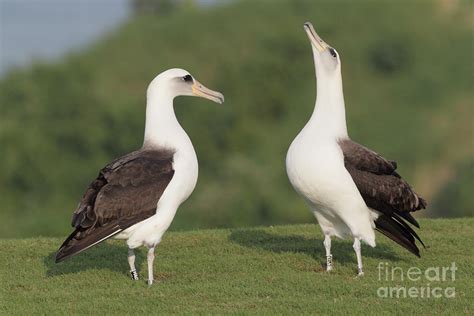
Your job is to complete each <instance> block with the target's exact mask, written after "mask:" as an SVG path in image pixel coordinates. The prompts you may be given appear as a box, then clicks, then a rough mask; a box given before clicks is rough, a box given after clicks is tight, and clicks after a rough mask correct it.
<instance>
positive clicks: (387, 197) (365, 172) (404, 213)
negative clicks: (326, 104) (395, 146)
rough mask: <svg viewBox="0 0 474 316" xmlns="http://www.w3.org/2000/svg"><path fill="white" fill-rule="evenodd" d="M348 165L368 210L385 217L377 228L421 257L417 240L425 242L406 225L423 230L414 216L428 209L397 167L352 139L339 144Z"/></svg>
mask: <svg viewBox="0 0 474 316" xmlns="http://www.w3.org/2000/svg"><path fill="white" fill-rule="evenodd" d="M339 146H340V147H341V149H342V152H343V154H344V165H345V166H346V169H347V171H349V173H350V175H351V177H352V179H353V180H354V183H355V184H356V186H357V188H358V189H359V192H360V194H361V196H362V198H363V199H364V201H365V203H366V204H367V206H368V207H370V208H372V209H374V210H377V211H379V212H380V213H382V215H381V216H379V218H378V219H377V220H376V222H375V226H376V228H377V229H378V230H379V231H381V232H382V233H383V234H385V235H386V236H387V237H389V238H391V239H392V240H394V241H395V242H397V243H399V244H400V245H402V246H403V247H405V248H407V249H408V250H409V251H411V252H412V253H414V254H415V255H417V256H419V250H418V248H417V247H416V245H415V242H414V240H415V238H416V239H418V240H419V241H420V242H421V243H422V244H423V242H422V241H421V239H420V238H419V237H418V235H417V234H416V233H415V232H414V231H413V229H411V227H410V226H409V225H408V224H407V223H406V222H405V221H404V220H407V221H408V222H409V223H411V224H413V225H415V226H416V227H420V226H419V224H418V222H417V221H416V220H415V219H414V218H413V216H411V214H410V212H414V211H417V210H419V209H422V208H425V207H426V202H425V200H424V199H423V198H421V197H420V196H419V195H418V194H416V193H415V192H414V191H413V189H412V188H411V187H410V185H409V184H408V183H407V182H406V181H405V180H404V179H403V178H402V177H401V176H400V175H399V174H398V173H397V172H396V171H395V170H396V168H397V164H396V162H395V161H390V160H387V159H385V158H383V157H382V156H380V155H379V154H377V153H375V152H373V151H372V150H370V149H367V148H366V147H364V146H362V145H359V144H357V143H356V142H353V141H352V140H350V139H345V140H341V141H339Z"/></svg>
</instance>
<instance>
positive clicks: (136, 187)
mask: <svg viewBox="0 0 474 316" xmlns="http://www.w3.org/2000/svg"><path fill="white" fill-rule="evenodd" d="M173 154H174V153H173V152H172V151H170V150H138V151H135V152H132V153H130V154H128V155H126V156H123V157H121V158H119V159H117V160H115V161H113V162H112V163H110V164H109V165H107V166H106V167H105V168H103V169H102V170H101V171H100V173H99V175H98V177H97V178H96V179H95V180H94V181H93V182H92V183H91V184H90V185H89V187H88V188H87V190H86V192H85V194H84V196H83V198H82V199H81V202H80V203H79V205H78V207H77V209H76V211H75V212H74V214H73V217H72V226H73V227H75V230H74V232H73V233H72V234H71V235H70V236H69V237H68V238H67V239H66V240H65V241H64V243H63V244H62V245H61V247H60V249H59V251H58V253H57V255H56V262H60V261H62V260H65V259H66V258H69V257H71V256H73V255H75V254H77V253H79V252H81V251H83V250H86V249H87V248H90V247H92V246H94V245H96V244H98V243H99V242H101V241H103V240H105V239H107V238H109V237H111V236H113V235H115V234H117V233H119V232H120V231H122V230H124V229H127V228H128V227H130V226H132V225H134V224H136V223H138V222H140V221H142V220H144V219H146V218H148V217H150V216H152V215H153V214H155V211H156V205H157V203H158V200H159V199H160V197H161V195H162V194H163V192H164V190H165V189H166V187H167V186H168V184H169V182H170V181H171V179H172V177H173V175H174V170H173Z"/></svg>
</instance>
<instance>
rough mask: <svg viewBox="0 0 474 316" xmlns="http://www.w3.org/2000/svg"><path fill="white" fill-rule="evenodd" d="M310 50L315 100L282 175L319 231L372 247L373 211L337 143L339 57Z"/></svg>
mask: <svg viewBox="0 0 474 316" xmlns="http://www.w3.org/2000/svg"><path fill="white" fill-rule="evenodd" d="M311 28H312V27H311ZM322 43H324V42H322ZM324 44H325V43H324ZM325 45H327V44H325ZM312 48H313V56H314V62H315V66H316V77H317V99H316V104H315V109H314V112H313V114H312V116H311V118H310V120H309V121H308V123H307V124H306V125H305V127H304V128H303V130H302V131H301V132H300V133H299V134H298V136H297V137H296V138H295V139H294V140H293V142H292V144H291V145H290V148H289V150H288V153H287V157H286V169H287V173H288V177H289V179H290V182H291V184H292V185H293V187H294V188H295V190H296V191H297V192H298V193H299V194H300V195H301V196H302V197H303V198H304V199H305V201H306V202H307V204H308V205H309V207H310V209H311V211H312V212H313V214H314V215H315V217H316V219H317V220H318V223H319V225H320V226H321V228H322V230H323V232H324V234H325V235H329V236H337V237H340V238H345V237H354V238H360V239H362V240H363V241H365V242H366V243H367V244H369V245H371V246H375V233H374V227H375V225H374V219H375V217H376V216H377V215H376V213H374V212H373V211H371V210H370V209H369V208H368V207H367V205H366V204H365V202H364V200H363V199H362V196H361V195H360V193H359V190H358V189H357V187H356V185H355V183H354V181H353V180H352V177H351V176H350V174H349V172H348V171H347V170H346V168H345V166H344V156H343V153H342V151H341V149H340V147H339V145H338V140H339V139H342V138H347V137H348V135H347V127H346V119H345V105H344V96H343V90H342V76H341V69H340V66H341V65H340V59H339V57H338V55H337V58H334V59H331V58H332V57H331V55H330V54H329V52H327V51H324V52H323V53H321V52H320V51H318V49H317V47H315V46H314V45H312Z"/></svg>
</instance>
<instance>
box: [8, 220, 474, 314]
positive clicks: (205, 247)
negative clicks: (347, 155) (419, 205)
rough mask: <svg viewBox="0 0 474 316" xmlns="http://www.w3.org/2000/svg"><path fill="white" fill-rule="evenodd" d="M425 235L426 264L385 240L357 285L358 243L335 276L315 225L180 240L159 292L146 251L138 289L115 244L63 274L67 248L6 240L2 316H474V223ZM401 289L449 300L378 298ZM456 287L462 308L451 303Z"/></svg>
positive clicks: (163, 248) (160, 274) (171, 242)
mask: <svg viewBox="0 0 474 316" xmlns="http://www.w3.org/2000/svg"><path fill="white" fill-rule="evenodd" d="M421 226H422V230H421V233H420V235H421V236H422V238H423V239H424V241H425V243H426V244H427V246H428V248H427V249H425V250H423V251H422V258H421V259H418V258H416V257H415V256H413V255H411V254H409V253H408V252H407V251H405V250H404V249H402V248H400V247H399V246H397V245H396V244H394V243H392V242H391V241H389V240H388V239H386V238H385V237H383V236H382V235H378V236H377V243H378V244H377V247H376V248H373V249H372V248H370V247H368V246H363V248H362V254H363V257H364V258H363V260H364V261H363V262H364V266H365V276H364V277H362V278H355V275H356V259H355V255H354V252H353V249H352V245H351V242H349V241H334V242H333V255H334V264H335V270H334V271H333V272H331V273H330V274H328V273H326V272H325V271H324V263H325V257H324V248H323V245H322V236H321V234H320V232H319V228H318V227H317V226H315V225H293V226H275V227H257V228H248V229H231V230H229V229H228V230H223V229H221V230H198V231H191V232H171V233H168V234H166V235H165V238H164V239H163V241H162V243H161V244H160V245H159V246H158V247H157V251H156V253H157V257H156V260H155V279H157V280H158V282H157V283H155V284H154V285H153V286H152V287H151V288H147V285H146V283H145V281H144V280H143V279H144V278H145V277H146V252H145V250H144V249H142V251H139V252H138V256H137V262H138V269H139V273H141V280H140V281H138V282H133V281H131V280H130V279H129V276H128V264H127V259H126V255H127V250H126V247H125V245H124V243H123V242H119V241H109V242H106V243H104V244H102V245H99V246H97V247H95V248H92V249H90V250H88V251H87V252H85V253H83V254H80V255H78V256H76V257H73V258H72V259H71V260H69V261H66V262H64V263H61V264H55V263H54V252H55V251H56V250H57V248H58V246H59V245H60V243H61V242H62V240H61V239H59V238H31V239H3V240H0V252H1V253H2V256H1V257H0V267H1V270H0V279H1V280H2V286H1V289H0V291H1V292H0V293H1V298H2V299H1V300H0V313H2V314H6V315H12V314H18V315H29V314H51V313H52V314H92V313H93V314H136V313H153V314H156V313H220V314H222V313H229V312H241V313H242V312H243V313H257V314H262V313H271V314H274V313H278V314H280V313H282V314H289V313H291V314H301V313H305V314H308V313H312V314H358V315H360V314H381V313H389V314H407V315H415V314H417V315H419V314H421V315H427V314H430V315H431V314H452V315H464V314H465V315H468V314H472V313H473V312H474V309H473V305H472V292H473V281H474V274H473V270H472V261H473V260H474V254H473V252H472V249H471V243H470V241H471V240H473V238H474V230H473V228H472V227H474V219H466V218H462V219H456V220H441V219H437V220H421ZM452 262H455V263H456V267H457V271H456V272H455V280H454V281H453V280H452V279H451V274H450V272H448V273H447V275H446V280H445V281H442V280H440V281H436V280H432V279H430V280H428V279H427V278H426V277H425V276H424V275H421V276H420V280H417V281H410V280H409V279H408V278H407V271H408V269H409V268H410V267H418V268H419V269H420V270H421V271H423V272H425V271H426V270H427V269H433V268H438V267H440V269H441V267H450V266H451V265H452ZM379 265H380V266H381V267H384V268H385V267H388V269H390V270H389V273H388V274H386V272H384V271H385V270H381V272H380V273H381V274H380V276H379V270H378V266H379ZM394 267H396V269H398V270H396V271H395V274H394V275H395V277H394V278H393V280H392V278H391V272H390V271H391V269H392V268H394ZM400 269H402V270H403V271H404V279H403V280H401V276H400ZM440 271H442V269H441V270H440ZM428 276H429V277H430V278H433V277H436V274H433V271H431V272H429V273H428ZM397 286H399V287H405V288H406V289H409V288H417V289H418V291H421V290H420V288H423V287H424V288H426V287H428V286H429V287H430V288H431V289H433V288H436V287H440V288H442V290H443V291H442V292H440V293H442V295H443V297H441V298H434V297H432V296H431V297H429V298H427V297H426V296H425V297H424V298H410V297H407V298H382V297H379V296H378V295H379V294H382V295H383V293H384V292H383V291H384V290H379V289H380V288H388V287H397ZM450 287H454V288H455V297H454V298H446V297H444V291H445V290H446V288H450ZM380 291H381V292H380ZM412 291H413V290H412ZM436 291H437V290H436ZM436 291H435V294H436V295H437V294H438V292H436ZM378 292H379V293H378ZM399 295H402V294H399ZM419 295H421V294H419ZM425 295H426V294H425Z"/></svg>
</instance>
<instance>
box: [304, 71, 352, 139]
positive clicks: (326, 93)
mask: <svg viewBox="0 0 474 316" xmlns="http://www.w3.org/2000/svg"><path fill="white" fill-rule="evenodd" d="M316 77H317V80H316V81H317V84H316V90H317V96H316V104H315V106H314V111H313V114H312V116H311V119H310V120H309V122H308V125H309V126H311V127H313V126H314V127H315V128H317V129H318V133H320V134H324V135H327V136H331V137H335V138H344V137H347V126H346V110H345V104H344V93H343V89H342V76H341V72H340V71H337V72H336V73H334V74H331V75H328V74H326V73H322V72H319V71H318V70H317V69H316Z"/></svg>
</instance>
